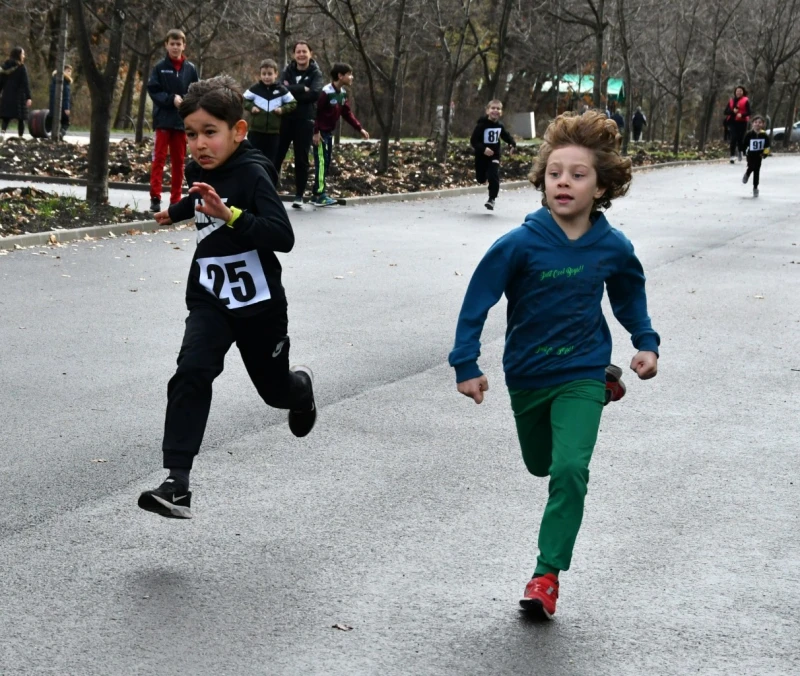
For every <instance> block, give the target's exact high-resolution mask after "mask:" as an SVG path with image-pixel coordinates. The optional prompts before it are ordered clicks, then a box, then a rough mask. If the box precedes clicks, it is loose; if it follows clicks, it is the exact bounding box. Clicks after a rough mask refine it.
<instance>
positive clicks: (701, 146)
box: [697, 37, 719, 152]
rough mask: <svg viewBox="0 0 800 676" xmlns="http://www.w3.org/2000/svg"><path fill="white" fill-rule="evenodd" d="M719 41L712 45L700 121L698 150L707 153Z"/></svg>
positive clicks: (712, 113) (712, 114)
mask: <svg viewBox="0 0 800 676" xmlns="http://www.w3.org/2000/svg"><path fill="white" fill-rule="evenodd" d="M718 46H719V40H718V39H717V38H716V37H715V38H714V40H713V41H712V43H711V64H710V66H709V72H708V85H707V89H706V96H705V100H704V103H705V105H704V106H703V114H702V117H701V120H700V134H699V137H700V138H699V139H698V144H697V149H698V150H699V151H700V152H703V151H705V149H706V142H707V140H708V131H709V129H710V128H711V119H712V117H713V116H714V108H715V103H716V100H717V50H718Z"/></svg>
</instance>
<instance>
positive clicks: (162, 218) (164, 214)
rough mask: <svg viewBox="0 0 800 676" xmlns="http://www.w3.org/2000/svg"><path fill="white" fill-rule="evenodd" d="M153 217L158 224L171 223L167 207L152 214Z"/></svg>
mask: <svg viewBox="0 0 800 676" xmlns="http://www.w3.org/2000/svg"><path fill="white" fill-rule="evenodd" d="M153 218H154V219H155V220H156V223H158V224H159V225H172V219H171V218H170V217H169V210H168V209H164V211H159V212H158V213H157V214H154V215H153Z"/></svg>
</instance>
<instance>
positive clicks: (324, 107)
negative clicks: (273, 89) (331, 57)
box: [311, 63, 369, 207]
mask: <svg viewBox="0 0 800 676" xmlns="http://www.w3.org/2000/svg"><path fill="white" fill-rule="evenodd" d="M351 84H353V69H352V68H351V67H350V65H349V64H347V63H334V64H333V68H331V83H330V84H327V85H325V86H324V87H323V88H322V93H321V94H320V95H319V100H318V101H317V118H316V120H315V121H314V138H313V139H312V141H313V143H314V171H315V180H314V197H313V199H312V200H311V203H312V204H313V205H314V206H318V207H331V206H335V205H336V204H338V202H337V201H336V200H335V199H332V198H330V197H328V196H327V195H326V194H325V179H326V178H327V176H328V166H329V165H330V163H331V152H332V151H333V131H334V129H336V123H337V122H338V121H339V118H340V117H343V118H344V119H345V121H346V122H347V123H348V124H349V125H350V126H351V127H353V129H355V130H356V131H357V132H360V133H361V136H362V137H363V138H364V139H368V138H369V133H368V132H367V130H366V129H364V127H362V126H361V123H360V122H359V121H358V120H357V119H356V116H355V115H353V111H352V110H350V104H348V103H347V91H346V90H345V88H344V86H345V85H347V86H348V87H349V86H350V85H351Z"/></svg>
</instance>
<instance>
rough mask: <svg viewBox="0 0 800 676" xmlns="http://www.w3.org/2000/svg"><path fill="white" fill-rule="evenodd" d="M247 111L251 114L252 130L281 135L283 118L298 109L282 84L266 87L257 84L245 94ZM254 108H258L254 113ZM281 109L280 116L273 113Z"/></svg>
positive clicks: (277, 83) (260, 83)
mask: <svg viewBox="0 0 800 676" xmlns="http://www.w3.org/2000/svg"><path fill="white" fill-rule="evenodd" d="M244 100H245V104H244V105H245V110H247V112H248V113H250V130H251V131H257V132H260V133H262V134H279V133H280V131H281V118H282V117H283V116H284V115H286V114H288V113H291V112H292V111H293V110H294V109H295V108H297V101H296V100H295V98H294V96H292V94H291V92H290V91H289V90H288V89H287V88H286V87H285V86H283V85H282V84H281V83H280V82H275V83H274V84H271V85H265V84H264V83H263V82H256V84H254V85H253V86H252V87H250V88H249V89H248V90H247V91H246V92H245V93H244ZM253 106H255V107H256V108H258V112H257V113H254V112H252V111H253ZM276 108H280V109H281V114H280V115H275V113H274V112H273V111H274V110H275V109H276Z"/></svg>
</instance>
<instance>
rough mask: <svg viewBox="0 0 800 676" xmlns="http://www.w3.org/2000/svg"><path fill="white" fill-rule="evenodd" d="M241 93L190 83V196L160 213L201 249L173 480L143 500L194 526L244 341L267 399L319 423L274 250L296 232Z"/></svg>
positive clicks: (296, 430)
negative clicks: (220, 409)
mask: <svg viewBox="0 0 800 676" xmlns="http://www.w3.org/2000/svg"><path fill="white" fill-rule="evenodd" d="M242 103H243V99H242V94H241V92H240V91H239V89H238V88H237V86H236V83H235V82H234V80H233V79H232V78H230V77H228V76H222V77H216V78H212V79H210V80H204V81H202V82H198V83H196V84H194V85H192V86H191V87H190V88H189V92H188V93H187V95H186V97H185V98H184V99H183V102H182V103H181V107H180V114H181V117H182V118H183V119H184V122H185V124H186V131H187V136H188V139H189V147H190V149H191V152H192V158H193V160H192V162H190V163H189V165H188V166H187V168H186V175H187V179H188V182H189V183H190V185H191V186H192V187H191V188H190V189H189V193H190V194H189V196H188V197H185V198H184V199H182V200H181V201H180V202H178V203H177V204H173V205H172V206H170V207H169V209H167V210H165V211H160V212H158V213H157V214H156V215H155V218H156V220H157V221H158V222H159V223H160V224H161V225H168V224H170V223H176V222H178V221H184V220H187V219H189V218H192V217H194V218H195V221H196V226H197V250H196V251H195V254H194V258H193V259H192V265H191V268H190V271H189V280H188V285H187V289H186V305H187V307H188V309H189V316H188V318H187V319H186V331H185V333H184V337H183V344H182V345H181V350H180V353H179V354H178V370H177V372H176V373H175V375H174V376H173V377H172V379H171V380H170V381H169V386H168V388H167V415H166V421H165V425H164V442H163V452H164V467H166V468H167V469H168V470H169V476H168V477H167V479H166V481H164V483H162V484H161V485H160V486H159V487H158V488H156V489H154V490H150V491H145V492H144V493H142V494H141V496H140V497H139V507H141V508H142V509H146V510H148V511H151V512H155V513H156V514H160V515H161V516H165V517H171V518H182V519H188V518H191V511H190V502H191V496H192V494H191V492H190V491H189V472H190V471H191V467H192V462H193V460H194V456H195V455H197V453H198V451H199V449H200V444H201V442H202V440H203V433H204V432H205V427H206V421H207V420H208V413H209V409H210V406H211V386H212V383H213V382H214V379H215V378H216V377H217V376H218V375H219V374H220V373H222V369H223V365H224V359H225V354H226V353H227V351H228V350H229V349H230V347H231V345H232V344H233V343H236V345H237V347H238V348H239V352H240V353H241V355H242V361H243V362H244V365H245V367H246V368H247V373H248V374H249V375H250V379H251V380H252V381H253V384H254V385H255V386H256V390H257V391H258V393H259V395H261V398H262V399H263V400H264V401H265V402H266V403H267V404H268V405H269V406H272V407H274V408H282V409H289V429H290V430H291V431H292V433H293V434H294V435H295V436H298V437H303V436H305V435H306V434H308V433H309V432H310V431H311V428H312V427H313V426H314V423H315V421H316V415H317V414H316V409H315V406H314V392H313V387H312V374H311V370H310V369H308V368H307V367H302V366H301V367H292V368H290V367H289V336H288V333H287V328H288V327H287V324H288V320H287V303H286V295H285V293H284V290H283V286H282V284H281V265H280V262H279V261H278V259H277V257H276V256H275V253H274V252H275V251H280V252H284V253H285V252H288V251H290V250H291V249H292V246H293V245H294V233H293V232H292V226H291V224H290V223H289V219H288V217H287V215H286V210H285V209H284V208H283V205H282V203H281V201H280V198H279V197H278V193H277V192H276V190H275V186H274V181H275V180H276V179H277V176H276V172H275V169H274V167H273V166H272V163H271V162H269V161H268V160H267V159H266V158H265V157H264V155H262V154H261V153H260V152H259V151H258V150H256V149H255V148H253V146H252V145H250V143H249V142H248V141H246V140H245V135H246V134H247V123H246V122H245V121H244V120H242V119H241V117H242Z"/></svg>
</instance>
